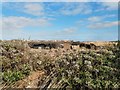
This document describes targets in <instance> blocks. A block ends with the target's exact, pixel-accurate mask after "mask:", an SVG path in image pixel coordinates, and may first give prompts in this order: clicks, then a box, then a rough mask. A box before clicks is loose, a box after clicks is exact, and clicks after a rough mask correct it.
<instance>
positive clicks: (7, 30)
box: [2, 16, 51, 39]
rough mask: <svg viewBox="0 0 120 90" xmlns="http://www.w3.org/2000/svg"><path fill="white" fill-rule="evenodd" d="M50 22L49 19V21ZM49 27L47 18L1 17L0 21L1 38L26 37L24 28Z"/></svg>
mask: <svg viewBox="0 0 120 90" xmlns="http://www.w3.org/2000/svg"><path fill="white" fill-rule="evenodd" d="M50 20H51V19H50ZM49 25H51V23H49V18H37V19H33V18H26V17H15V16H9V17H3V20H2V35H3V38H8V39H9V38H17V37H25V36H26V35H28V34H27V33H26V31H25V30H24V29H25V28H31V27H34V28H36V27H46V26H49ZM28 33H29V32H28Z"/></svg>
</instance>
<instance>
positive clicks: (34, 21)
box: [2, 2, 118, 41]
mask: <svg viewBox="0 0 120 90" xmlns="http://www.w3.org/2000/svg"><path fill="white" fill-rule="evenodd" d="M29 37H30V39H32V40H76V41H111V40H117V39H118V6H117V3H113V2H111V3H110V2H76V3H75V2H74V3H73V2H71V3H70V2H3V3H2V39H28V38H29Z"/></svg>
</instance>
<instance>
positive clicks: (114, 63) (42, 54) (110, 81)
mask: <svg viewBox="0 0 120 90" xmlns="http://www.w3.org/2000/svg"><path fill="white" fill-rule="evenodd" d="M0 46H1V48H0V50H1V51H2V52H1V56H0V60H1V61H0V64H1V65H2V72H1V76H2V80H3V81H2V86H3V87H4V88H8V87H11V88H18V87H21V88H32V87H36V88H41V89H49V88H58V89H61V88H62V89H67V88H71V89H82V88H85V89H96V88H119V87H120V65H119V64H120V57H119V55H120V50H119V47H118V46H117V45H112V46H110V45H108V46H107V45H106V46H102V48H100V49H97V50H93V49H86V48H83V49H75V50H64V49H47V50H45V49H37V50H36V49H31V48H29V47H28V44H27V41H22V40H15V41H1V43H0ZM40 72H41V73H42V74H39V73H40ZM39 75H40V76H39ZM31 77H32V78H33V79H32V78H31ZM34 77H35V78H34ZM25 80H28V81H27V82H25ZM36 81H37V82H36ZM22 83H23V84H24V85H22Z"/></svg>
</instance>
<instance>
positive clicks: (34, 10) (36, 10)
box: [24, 3, 44, 16]
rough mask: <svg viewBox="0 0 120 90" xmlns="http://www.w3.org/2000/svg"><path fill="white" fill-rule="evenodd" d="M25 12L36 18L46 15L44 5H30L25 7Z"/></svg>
mask: <svg viewBox="0 0 120 90" xmlns="http://www.w3.org/2000/svg"><path fill="white" fill-rule="evenodd" d="M24 12H25V13H28V14H31V15H35V16H41V15H44V7H43V5H42V4H37V3H28V4H25V5H24Z"/></svg>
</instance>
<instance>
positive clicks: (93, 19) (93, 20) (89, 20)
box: [87, 14, 117, 23]
mask: <svg viewBox="0 0 120 90" xmlns="http://www.w3.org/2000/svg"><path fill="white" fill-rule="evenodd" d="M115 17H117V15H115V14H111V15H104V16H92V17H89V18H88V19H87V20H88V22H90V23H91V22H100V21H103V20H104V19H106V18H115Z"/></svg>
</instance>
